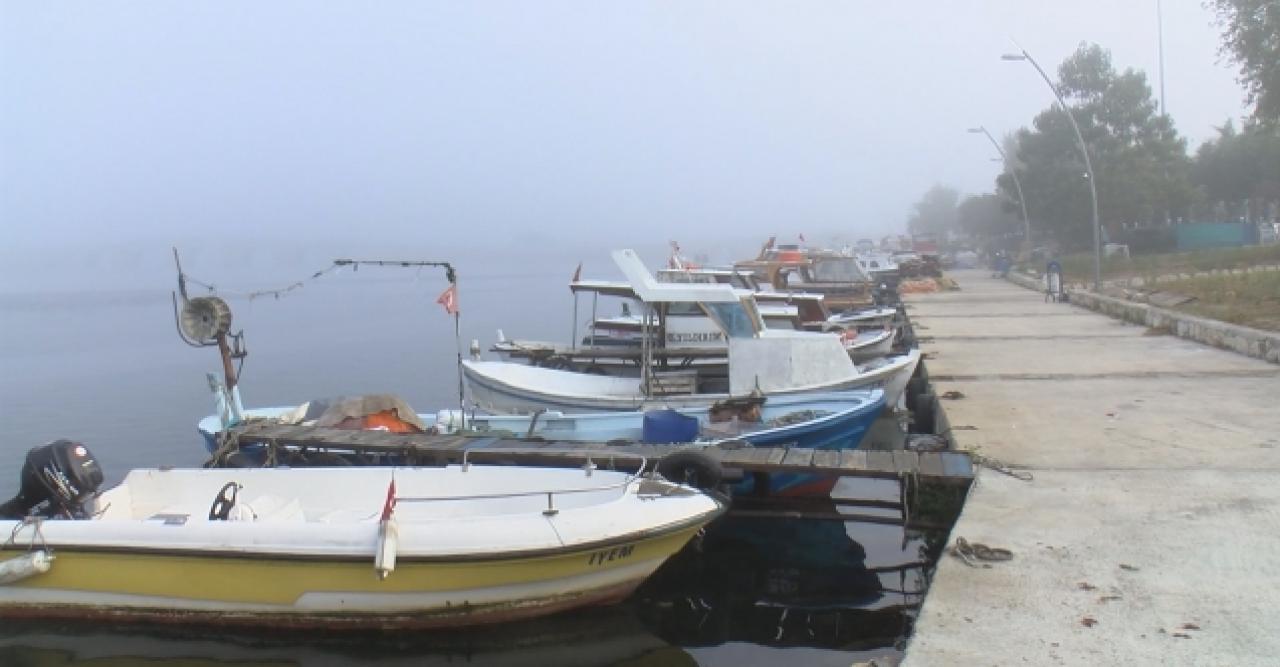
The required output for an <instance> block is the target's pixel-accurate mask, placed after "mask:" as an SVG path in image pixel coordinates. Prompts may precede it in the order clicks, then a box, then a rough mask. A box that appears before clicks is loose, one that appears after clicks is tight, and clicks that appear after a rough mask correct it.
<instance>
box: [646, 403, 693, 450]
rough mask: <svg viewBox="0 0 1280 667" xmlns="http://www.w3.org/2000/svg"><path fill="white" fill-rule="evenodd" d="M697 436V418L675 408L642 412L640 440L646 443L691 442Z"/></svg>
mask: <svg viewBox="0 0 1280 667" xmlns="http://www.w3.org/2000/svg"><path fill="white" fill-rule="evenodd" d="M697 437H698V418H697V417H690V416H688V415H682V414H680V413H679V412H676V411H675V410H670V409H667V410H649V411H648V412H646V413H644V422H643V426H642V428H641V433H640V442H643V443H644V444H646V445H669V444H671V443H675V442H693V441H694V440H696V439H697Z"/></svg>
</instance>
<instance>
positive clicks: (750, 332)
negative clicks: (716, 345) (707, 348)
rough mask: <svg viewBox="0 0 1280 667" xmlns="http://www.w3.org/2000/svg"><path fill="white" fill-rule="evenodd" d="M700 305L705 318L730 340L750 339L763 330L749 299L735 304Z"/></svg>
mask: <svg viewBox="0 0 1280 667" xmlns="http://www.w3.org/2000/svg"><path fill="white" fill-rule="evenodd" d="M701 305H702V308H703V310H704V311H705V312H706V314H707V316H708V317H710V318H711V319H712V320H713V321H714V322H715V323H716V325H717V326H719V327H720V328H721V329H722V330H723V331H724V332H725V334H727V335H728V336H729V337H730V338H751V337H753V336H755V335H756V334H757V333H759V332H760V331H761V330H763V329H764V320H763V319H762V318H761V317H760V311H759V309H758V308H756V302H755V299H752V298H751V297H744V298H743V299H742V300H740V301H739V302H737V303H703V304H701Z"/></svg>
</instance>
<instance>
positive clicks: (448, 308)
mask: <svg viewBox="0 0 1280 667" xmlns="http://www.w3.org/2000/svg"><path fill="white" fill-rule="evenodd" d="M436 303H438V304H440V305H442V306H444V312H446V313H449V314H450V315H457V314H458V285H457V284H456V283H450V284H449V287H448V289H446V290H445V291H443V292H441V293H440V298H438V299H436Z"/></svg>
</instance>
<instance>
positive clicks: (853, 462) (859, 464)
mask: <svg viewBox="0 0 1280 667" xmlns="http://www.w3.org/2000/svg"><path fill="white" fill-rule="evenodd" d="M840 467H841V468H842V469H844V470H866V469H867V453H866V452H865V451H863V450H861V449H846V450H844V451H842V452H840Z"/></svg>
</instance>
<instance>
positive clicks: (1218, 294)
mask: <svg viewBox="0 0 1280 667" xmlns="http://www.w3.org/2000/svg"><path fill="white" fill-rule="evenodd" d="M1160 290H1161V291H1163V292H1175V293H1177V294H1183V295H1186V296H1190V297H1195V299H1196V300H1195V301H1191V302H1188V303H1184V304H1182V305H1180V306H1178V307H1177V310H1180V311H1182V312H1185V313H1190V314H1192V315H1198V316H1200V317H1207V318H1211V319H1215V320H1222V321H1223V322H1231V323H1232V324H1241V325H1244V326H1247V327H1254V328H1256V329H1267V330H1269V331H1280V271H1266V272H1263V273H1244V274H1232V275H1220V276H1199V277H1196V278H1188V279H1185V280H1178V281H1174V282H1168V283H1161V284H1160Z"/></svg>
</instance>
